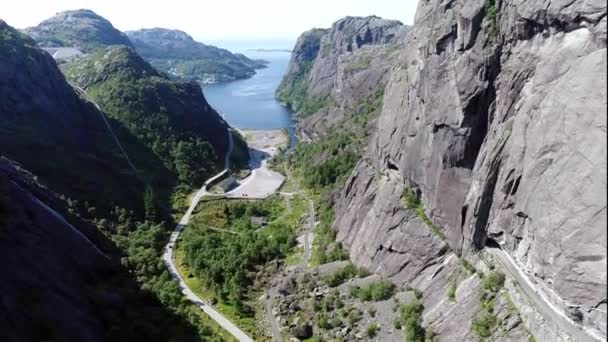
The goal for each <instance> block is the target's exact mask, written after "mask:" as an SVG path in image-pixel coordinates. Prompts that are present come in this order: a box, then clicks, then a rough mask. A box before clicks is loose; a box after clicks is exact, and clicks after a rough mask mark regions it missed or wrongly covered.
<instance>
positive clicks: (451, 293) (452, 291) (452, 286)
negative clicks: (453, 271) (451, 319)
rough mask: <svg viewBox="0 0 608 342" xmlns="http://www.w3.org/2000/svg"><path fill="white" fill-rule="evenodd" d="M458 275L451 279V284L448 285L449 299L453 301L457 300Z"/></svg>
mask: <svg viewBox="0 0 608 342" xmlns="http://www.w3.org/2000/svg"><path fill="white" fill-rule="evenodd" d="M456 287H457V284H456V277H454V279H452V281H450V285H449V287H448V299H449V300H450V301H452V302H454V301H456Z"/></svg>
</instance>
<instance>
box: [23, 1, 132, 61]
mask: <svg viewBox="0 0 608 342" xmlns="http://www.w3.org/2000/svg"><path fill="white" fill-rule="evenodd" d="M25 32H26V33H27V34H28V35H30V36H31V37H32V38H33V39H34V40H36V41H37V42H38V45H40V46H42V47H75V48H78V49H80V50H82V51H84V52H89V51H91V50H95V49H98V48H103V47H106V46H109V45H127V46H131V42H130V41H129V39H128V38H127V36H126V35H125V34H123V33H122V32H120V31H118V30H117V29H116V28H114V26H112V23H110V21H108V20H107V19H105V18H104V17H102V16H100V15H98V14H97V13H95V12H93V11H91V10H89V9H78V10H70V11H64V12H59V13H57V14H56V15H54V16H53V17H51V18H49V19H46V20H44V21H43V22H41V23H40V24H39V25H38V26H34V27H30V28H27V29H25Z"/></svg>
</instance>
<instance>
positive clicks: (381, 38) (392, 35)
mask: <svg viewBox="0 0 608 342" xmlns="http://www.w3.org/2000/svg"><path fill="white" fill-rule="evenodd" d="M406 30H407V27H405V26H403V24H401V23H400V22H398V21H396V20H386V19H382V18H379V17H373V16H372V17H365V18H358V17H346V18H344V19H341V20H339V21H337V22H336V23H334V24H333V25H332V28H331V29H330V30H329V31H328V32H327V34H325V35H324V36H323V37H322V38H321V42H320V45H321V46H320V49H319V54H318V56H317V59H316V60H315V63H314V64H313V66H312V68H311V72H310V75H311V76H310V86H309V91H310V94H311V95H312V96H323V95H326V94H328V93H329V92H330V91H331V90H332V87H333V86H334V85H335V73H336V70H337V64H338V60H339V56H340V55H342V54H344V53H347V52H353V51H356V50H359V49H361V48H362V47H364V46H366V45H384V44H391V43H395V42H397V41H398V39H399V38H400V37H401V36H402V35H403V34H404V33H405V31H406Z"/></svg>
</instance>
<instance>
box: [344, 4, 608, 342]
mask: <svg viewBox="0 0 608 342" xmlns="http://www.w3.org/2000/svg"><path fill="white" fill-rule="evenodd" d="M605 35H606V5H605V3H601V2H600V1H580V2H575V3H570V2H561V1H558V2H551V3H549V2H540V3H538V2H537V3H531V2H523V1H497V2H496V4H495V5H494V4H493V2H487V3H486V2H485V1H467V2H465V1H449V2H444V3H440V2H439V1H428V2H420V4H419V8H418V11H417V14H416V23H415V26H414V29H413V30H412V31H411V32H410V33H409V34H408V35H407V36H406V38H405V39H404V41H403V43H402V46H403V50H402V52H401V53H400V56H399V60H398V61H397V63H396V66H395V67H394V68H393V69H392V70H391V78H390V81H389V82H388V86H387V88H386V91H385V96H384V105H383V110H382V114H381V116H380V118H379V119H378V122H377V125H378V128H377V132H376V133H375V135H374V137H373V138H372V139H371V141H370V144H369V146H368V153H367V158H365V159H364V161H362V162H360V164H359V165H358V167H357V168H356V169H355V171H354V172H353V174H352V175H351V178H350V180H349V181H348V182H347V185H346V186H345V188H344V190H343V191H342V193H341V194H340V195H339V196H338V197H337V199H336V201H337V203H336V210H337V211H336V222H335V227H336V228H337V230H338V240H340V241H343V242H344V244H345V245H346V246H347V247H350V255H351V258H352V259H353V260H355V261H356V262H357V263H361V264H364V265H368V266H371V269H372V270H374V271H376V272H379V273H381V274H385V275H390V276H395V277H396V279H400V280H410V279H412V278H414V281H420V279H423V278H424V272H422V271H420V268H419V267H420V266H419V263H420V262H421V261H422V262H426V263H427V264H429V263H436V262H433V261H432V260H437V259H436V258H434V256H436V255H438V252H439V251H440V250H441V248H440V247H439V246H433V242H432V241H434V240H435V237H432V236H428V237H426V238H424V240H423V242H420V244H421V245H423V246H429V247H428V249H427V252H426V253H425V254H424V256H423V257H422V258H421V257H420V256H419V255H417V254H416V253H413V252H412V249H407V253H399V248H392V251H391V249H390V248H387V247H388V245H390V246H399V245H406V244H409V243H410V241H411V239H412V235H413V234H415V233H416V232H418V231H419V230H420V229H421V228H420V224H410V223H409V222H410V221H408V220H407V217H408V215H409V214H408V210H405V209H402V207H403V206H402V204H401V203H400V202H401V200H400V196H399V195H400V194H399V193H395V191H397V192H398V191H399V190H400V189H402V188H403V187H406V188H409V189H413V190H414V192H415V193H417V194H418V196H419V197H420V198H421V200H422V203H423V206H424V208H425V209H424V211H425V213H426V215H427V216H428V217H429V218H430V219H431V221H432V222H433V224H434V225H435V226H436V227H437V228H438V230H439V231H440V232H441V234H442V235H444V237H445V241H446V243H447V244H448V245H449V246H450V248H451V249H452V250H453V251H455V252H457V253H463V254H464V255H468V256H471V257H472V256H473V253H474V252H475V251H477V250H478V249H480V248H483V247H484V246H486V244H490V245H491V246H496V245H499V246H501V248H502V249H503V250H504V251H506V252H507V253H509V255H511V256H512V257H513V258H514V259H515V260H516V263H517V265H518V267H519V268H520V269H521V270H522V271H523V272H525V273H527V274H528V276H529V277H531V278H532V279H533V281H534V282H535V283H536V287H537V288H539V289H541V290H542V291H544V292H545V293H546V296H547V297H550V298H552V301H553V302H554V303H555V304H556V305H557V306H559V307H560V308H561V310H562V311H565V312H572V310H575V311H577V310H578V312H580V314H578V313H577V314H576V315H574V316H576V317H577V318H576V319H579V318H580V320H582V322H583V324H584V325H585V326H587V327H589V328H591V329H594V330H595V331H596V332H598V333H599V334H600V335H603V336H604V338H605V331H606V326H605V312H606V273H605V268H606V183H605V182H606V168H605V166H606V155H605V151H606V116H605V112H606V85H605V84H606V49H605V48H606V40H605ZM378 174H380V175H382V174H385V175H386V176H384V177H382V178H381V177H379V176H378ZM387 182H392V183H391V184H392V185H387V186H383V184H385V183H387ZM399 187H401V188H399ZM378 210H383V211H386V210H388V211H389V212H390V213H392V215H390V216H389V217H391V219H387V218H386V217H387V215H386V213H384V214H380V213H379V212H378ZM371 230H373V232H374V233H373V234H372V233H371V232H370V231H371ZM415 250H416V249H413V251H415ZM373 251H378V252H373ZM427 254H428V255H427ZM433 258H434V259H433ZM429 259H431V261H428V260H429ZM424 260H427V261H424ZM395 270H398V272H395ZM416 278H417V279H416ZM576 308H578V309H576ZM558 334H559V333H558ZM554 337H555V338H557V337H556V336H555V335H554ZM562 337H563V336H562ZM562 337H560V338H562ZM548 338H549V337H548Z"/></svg>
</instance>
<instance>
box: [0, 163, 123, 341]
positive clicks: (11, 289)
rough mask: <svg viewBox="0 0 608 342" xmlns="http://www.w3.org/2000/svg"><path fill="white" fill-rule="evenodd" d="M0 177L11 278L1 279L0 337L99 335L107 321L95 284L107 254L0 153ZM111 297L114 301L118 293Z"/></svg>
mask: <svg viewBox="0 0 608 342" xmlns="http://www.w3.org/2000/svg"><path fill="white" fill-rule="evenodd" d="M0 183H1V187H2V192H3V194H2V195H3V196H5V198H4V200H6V202H5V203H4V205H5V213H4V215H2V219H1V220H2V229H1V230H0V245H2V248H0V251H1V252H0V253H1V254H2V259H3V270H4V272H6V274H7V275H9V274H10V278H11V280H10V281H0V301H1V302H2V303H3V310H2V314H1V315H0V331H1V332H0V336H2V339H3V340H4V341H19V340H28V341H34V340H41V339H48V338H51V339H61V340H72V341H75V340H81V341H103V339H104V338H103V336H104V334H105V333H104V331H105V329H104V324H105V323H104V320H103V318H102V317H101V316H102V315H100V314H99V313H98V307H97V305H100V304H101V303H99V300H100V299H101V298H102V297H101V296H102V295H103V293H102V292H101V290H96V291H94V290H93V288H94V287H95V286H96V285H95V283H96V282H97V281H96V280H95V279H97V278H98V277H99V276H101V275H103V274H104V273H105V274H107V273H108V272H109V271H110V270H111V267H110V265H111V264H110V262H109V259H108V257H107V256H106V255H105V254H104V252H103V251H102V250H100V249H99V248H98V247H97V246H96V245H95V244H93V243H92V242H91V241H90V240H89V238H87V237H86V236H85V235H83V234H82V233H81V232H80V231H79V230H77V229H76V228H74V227H73V226H72V225H71V224H69V223H68V222H67V221H65V220H64V219H63V217H62V216H60V215H59V214H58V213H57V212H56V211H55V210H54V209H51V207H49V206H48V205H47V204H45V203H43V202H42V200H41V199H43V200H45V201H47V202H48V201H49V200H50V201H51V202H52V201H53V200H54V201H55V202H56V203H58V202H57V199H54V198H53V196H52V194H50V193H49V192H48V191H47V190H45V189H43V188H40V187H37V186H36V184H35V182H34V181H33V180H32V179H31V178H29V179H28V178H27V177H23V176H22V175H21V172H20V171H18V169H16V168H15V167H14V166H13V165H12V164H11V163H9V162H8V161H7V160H5V159H0ZM8 199H10V201H9V200H8ZM98 238H99V237H98ZM57 289H61V290H60V291H58V290H57ZM107 295H109V294H107ZM95 297H97V298H95ZM111 300H112V301H114V304H113V305H117V306H120V305H121V301H122V300H123V299H122V298H120V297H119V296H115V295H114V296H113V297H112V298H111ZM95 302H98V303H97V304H95ZM100 307H103V305H100ZM106 309H108V308H106ZM16 337H19V338H20V339H15V338H16Z"/></svg>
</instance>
